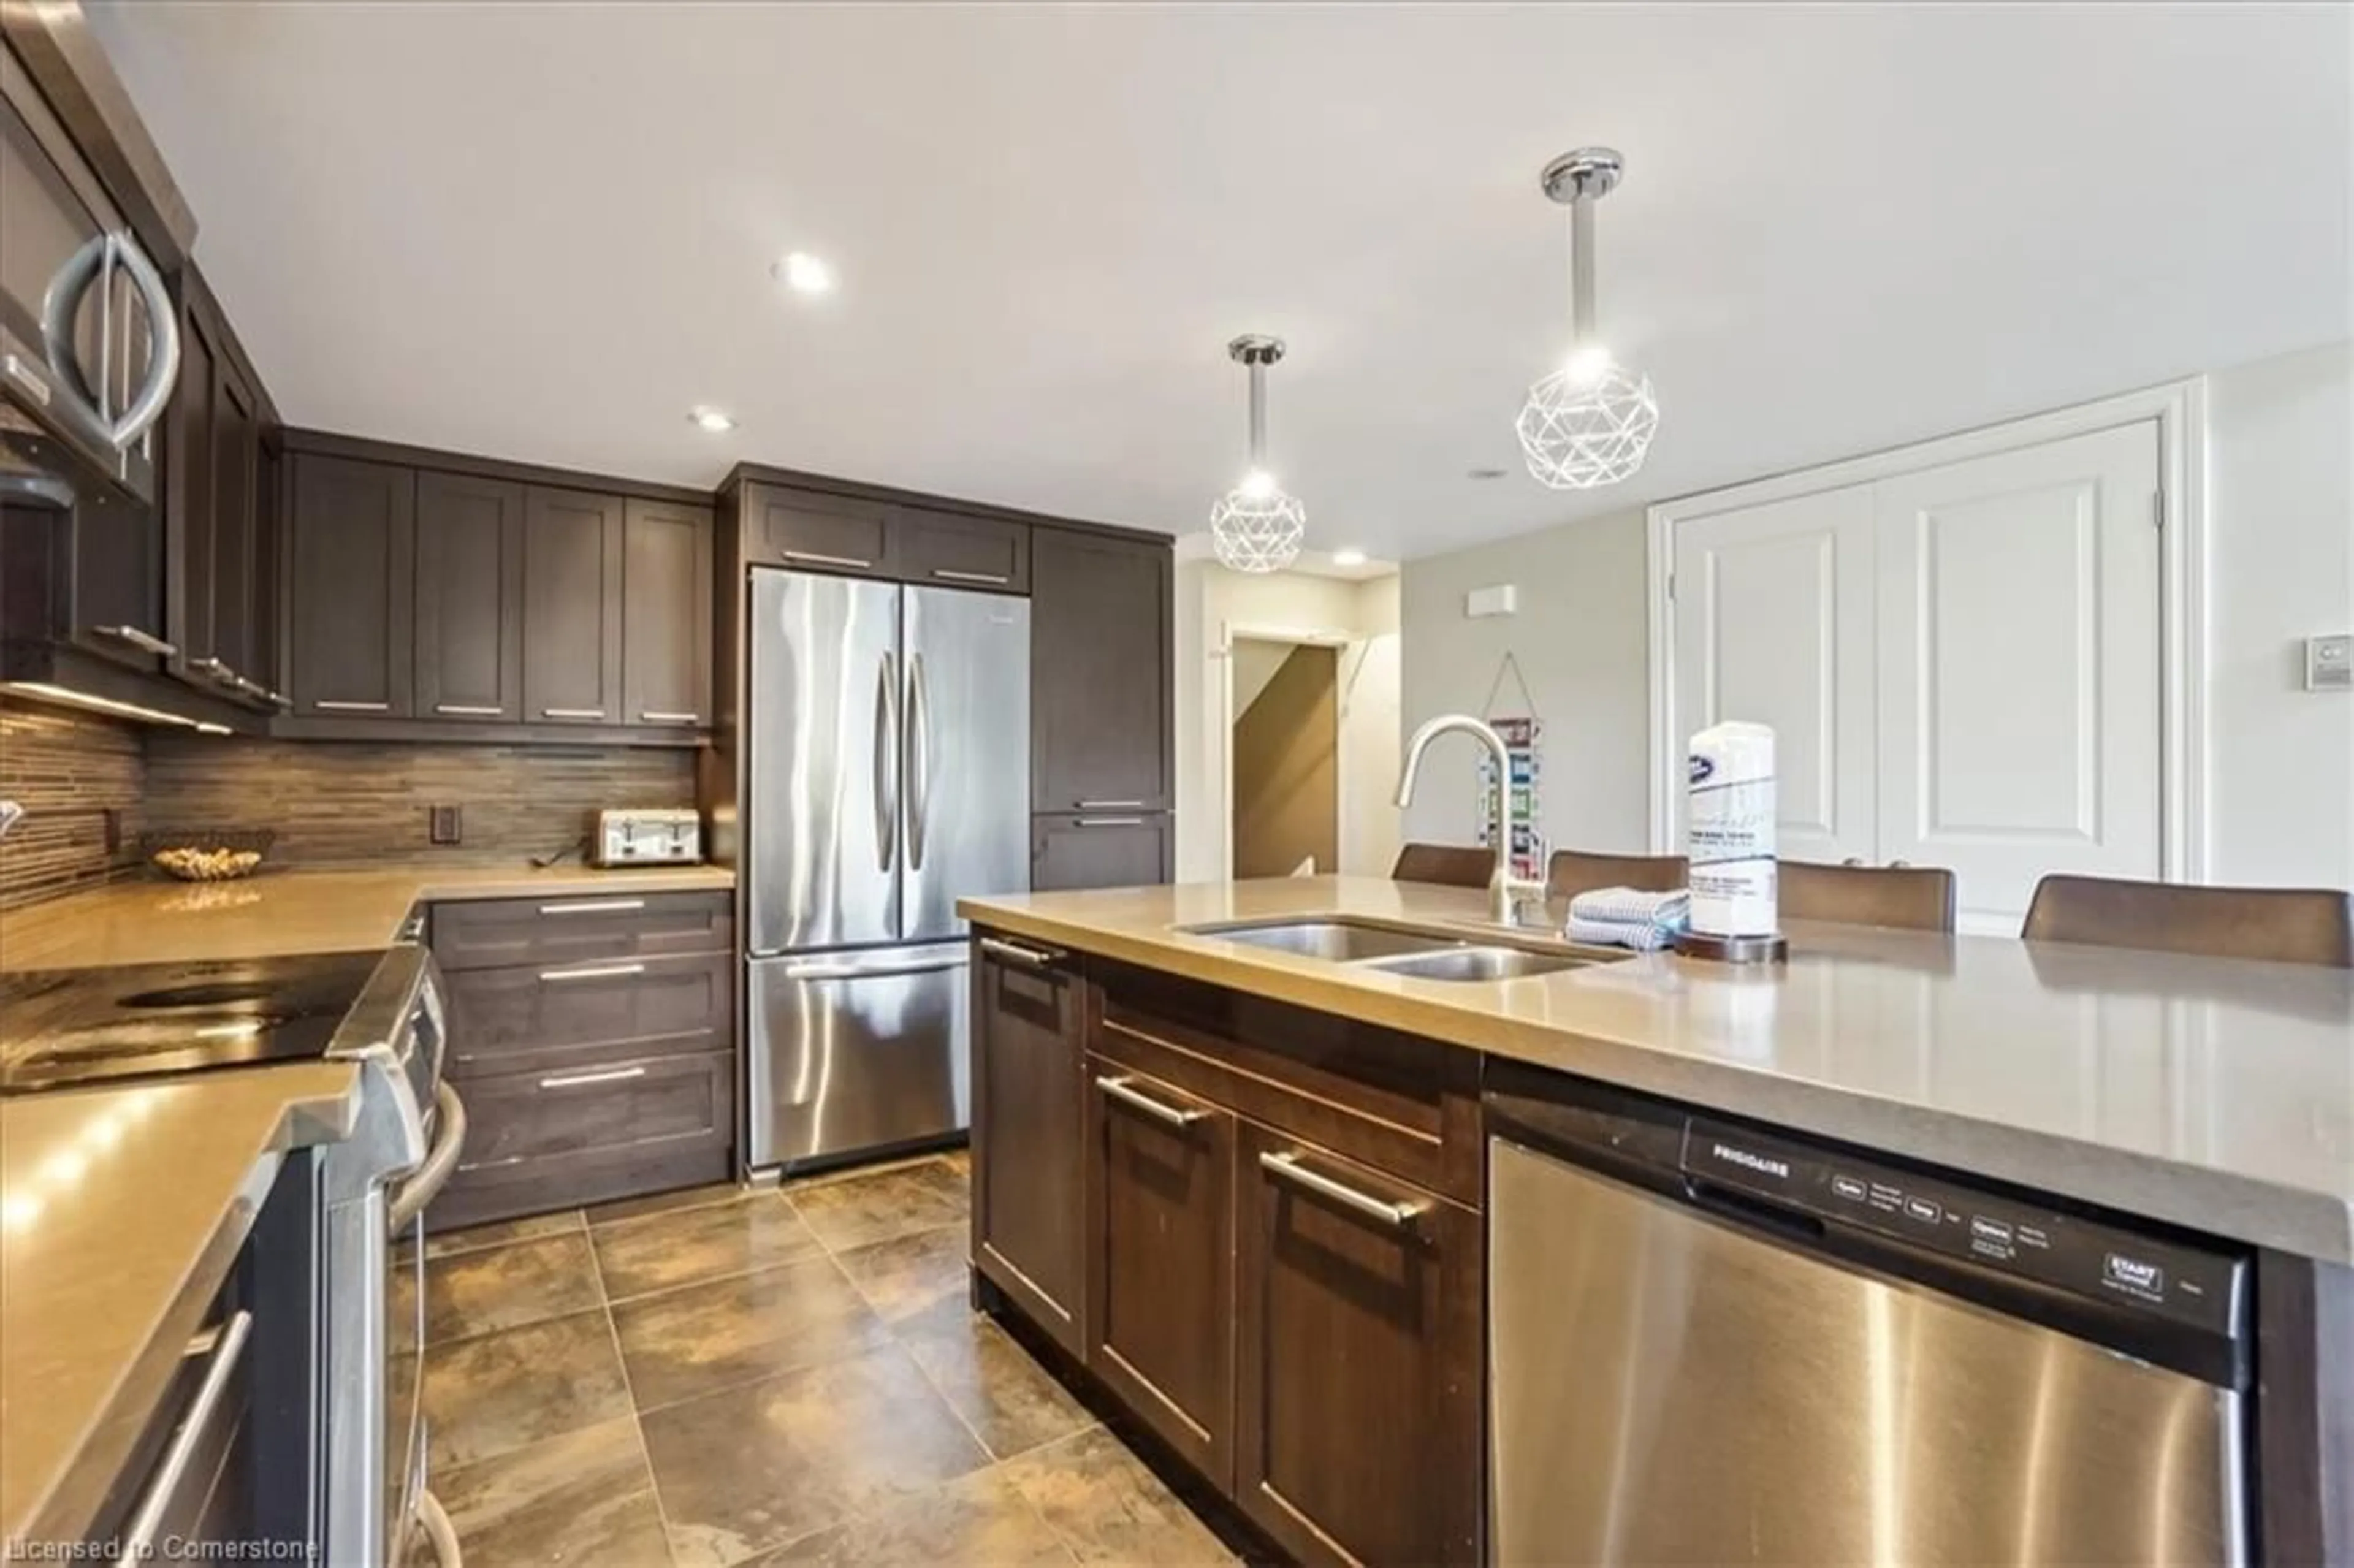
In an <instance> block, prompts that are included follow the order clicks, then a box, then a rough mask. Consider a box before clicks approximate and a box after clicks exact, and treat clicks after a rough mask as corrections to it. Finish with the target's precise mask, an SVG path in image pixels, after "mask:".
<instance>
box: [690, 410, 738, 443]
mask: <svg viewBox="0 0 2354 1568" xmlns="http://www.w3.org/2000/svg"><path fill="white" fill-rule="evenodd" d="M686 417H687V418H689V419H691V420H693V421H694V422H695V429H699V430H708V431H710V432H711V433H712V434H713V435H715V436H716V435H721V434H724V433H726V431H729V430H732V429H735V428H736V421H735V420H734V419H731V418H728V417H727V415H726V413H724V412H723V411H721V410H720V409H717V408H708V407H703V408H689V409H688V410H687V411H686Z"/></svg>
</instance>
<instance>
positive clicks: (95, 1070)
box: [0, 952, 384, 1095]
mask: <svg viewBox="0 0 2354 1568" xmlns="http://www.w3.org/2000/svg"><path fill="white" fill-rule="evenodd" d="M383 958H384V955H383V954H382V953H381V952H364V953H329V954H323V955H316V956H309V957H303V958H297V959H259V960H254V961H249V962H239V963H198V964H139V965H133V966H132V967H129V968H125V969H32V970H27V971H24V972H21V973H15V974H0V1095H15V1094H28V1093H31V1092H32V1091H34V1090H37V1089H53V1088H58V1087H61V1086H65V1085H68V1084H80V1083H90V1082H93V1081H96V1080H100V1079H113V1078H133V1077H146V1076H150V1075H156V1074H164V1073H184V1072H188V1071H192V1070H195V1069H199V1068H209V1067H235V1066H245V1065H253V1064H256V1063H263V1062H284V1061H292V1060H297V1059H299V1058H302V1057H305V1056H319V1055H323V1054H325V1052H326V1049H327V1044H328V1042H329V1041H331V1040H332V1039H334V1033H335V1030H336V1028H337V1026H338V1025H340V1024H341V1023H342V1022H343V1021H344V1015H345V1013H346V1012H350V1011H351V1006H352V1003H353V1001H355V1000H356V999H357V998H358V996H359V994H360V991H361V990H362V989H363V988H364V987H365V986H366V984H367V982H368V977H369V976H370V975H372V974H374V973H375V972H376V965H377V964H378V962H380V961H381V960H382V959H383Z"/></svg>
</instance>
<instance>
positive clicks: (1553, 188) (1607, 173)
mask: <svg viewBox="0 0 2354 1568" xmlns="http://www.w3.org/2000/svg"><path fill="white" fill-rule="evenodd" d="M1625 168H1626V160H1625V159H1623V158H1621V157H1620V156H1619V155H1618V153H1617V149H1616V148H1612V147H1580V148H1578V149H1577V150H1576V151H1575V152H1574V153H1564V154H1562V155H1561V156H1560V157H1558V158H1555V159H1554V160H1553V162H1552V163H1550V164H1546V165H1545V166H1544V173H1543V175H1539V176H1538V182H1539V183H1540V184H1541V185H1543V186H1544V194H1545V195H1546V196H1551V197H1552V198H1553V200H1554V201H1557V202H1559V203H1561V204H1562V205H1563V206H1564V207H1567V208H1569V327H1570V334H1571V336H1572V337H1573V338H1574V339H1575V346H1576V347H1579V348H1585V347H1588V346H1590V345H1592V344H1594V343H1595V341H1596V327H1595V311H1594V224H1595V212H1594V206H1595V204H1596V202H1598V201H1600V200H1601V199H1602V198H1603V197H1604V196H1608V195H1609V194H1610V193H1611V191H1612V190H1613V189H1614V188H1615V187H1616V186H1617V184H1618V176H1619V175H1620V174H1621V173H1622V172H1623V171H1624V170H1625Z"/></svg>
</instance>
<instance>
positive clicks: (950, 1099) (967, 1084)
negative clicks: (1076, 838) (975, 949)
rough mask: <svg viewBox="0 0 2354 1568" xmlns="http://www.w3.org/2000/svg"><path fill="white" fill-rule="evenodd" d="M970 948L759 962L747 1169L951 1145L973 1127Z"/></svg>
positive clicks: (753, 970)
mask: <svg viewBox="0 0 2354 1568" xmlns="http://www.w3.org/2000/svg"><path fill="white" fill-rule="evenodd" d="M965 951H966V949H965V946H964V944H963V943H961V942H956V943H935V944H931V945H928V946H925V947H916V948H873V949H868V950H866V951H863V952H855V953H797V954H793V955H790V956H787V957H781V958H773V959H753V960H752V962H751V963H750V964H749V965H748V969H749V971H750V977H751V978H750V991H749V997H748V1001H749V1003H750V1014H751V1026H752V1039H751V1051H750V1071H749V1076H750V1090H751V1092H750V1096H749V1104H748V1113H749V1118H748V1119H749V1130H750V1135H751V1136H750V1139H749V1147H748V1163H749V1164H751V1165H754V1166H772V1165H794V1164H800V1163H802V1162H804V1161H809V1160H831V1159H838V1158H842V1157H844V1156H847V1155H851V1154H854V1153H857V1152H859V1151H860V1150H868V1149H879V1148H884V1147H887V1146H889V1145H892V1144H900V1143H910V1142H915V1141H917V1140H919V1139H928V1138H939V1137H945V1136H947V1135H949V1134H950V1133H955V1132H959V1131H961V1130H963V1128H965V1127H966V1126H967V1125H968V1124H969V1122H970V1117H971V1106H972V1095H971V1080H970V1073H969V1070H968V1063H969V1061H970V1055H969V1054H968V1051H967V1048H966V1014H967V1001H968V998H967V989H966V971H965Z"/></svg>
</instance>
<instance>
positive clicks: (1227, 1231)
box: [1086, 1056, 1235, 1490]
mask: <svg viewBox="0 0 2354 1568" xmlns="http://www.w3.org/2000/svg"><path fill="white" fill-rule="evenodd" d="M1087 1077H1088V1094H1087V1106H1086V1117H1087V1172H1086V1184H1087V1370H1088V1371H1089V1372H1092V1373H1094V1374H1095V1376H1096V1377H1097V1379H1098V1380H1100V1381H1101V1382H1102V1383H1104V1385H1105V1386H1106V1387H1108V1388H1109V1389H1110V1390H1111V1391H1112V1392H1113V1393H1115V1394H1116V1395H1118V1396H1119V1399H1120V1401H1121V1403H1123V1404H1126V1405H1127V1406H1128V1408H1129V1411H1130V1413H1132V1414H1134V1415H1135V1416H1136V1417H1137V1419H1139V1420H1140V1421H1142V1422H1143V1423H1144V1424H1145V1425H1147V1426H1149V1427H1150V1428H1151V1429H1152V1431H1153V1433H1154V1434H1155V1435H1156V1436H1159V1437H1160V1438H1161V1441H1163V1442H1165V1443H1167V1444H1168V1445H1169V1446H1171V1447H1172V1449H1174V1450H1175V1451H1176V1452H1177V1454H1178V1455H1179V1456H1180V1457H1182V1458H1183V1459H1184V1460H1185V1462H1186V1463H1187V1464H1189V1465H1191V1466H1193V1467H1194V1468H1195V1469H1196V1470H1198V1471H1200V1472H1201V1473H1202V1474H1203V1475H1204V1477H1206V1478H1209V1479H1210V1480H1211V1481H1212V1482H1213V1483H1214V1484H1215V1485H1216V1486H1218V1487H1219V1488H1220V1489H1222V1490H1231V1489H1232V1488H1233V1485H1234V1395H1235V1383H1234V1370H1235V1360H1234V1351H1235V1316H1234V1240H1235V1236H1234V1160H1235V1118H1234V1117H1233V1115H1232V1114H1231V1113H1229V1112H1227V1111H1225V1110H1222V1109H1220V1108H1219V1107H1216V1106H1213V1105H1209V1104H1206V1103H1204V1102H1203V1101H1202V1100H1199V1099H1197V1098H1195V1097H1193V1096H1192V1095H1189V1094H1187V1093H1185V1092H1184V1091H1183V1090H1182V1089H1179V1088H1178V1087H1177V1086H1174V1085H1172V1084H1168V1083H1162V1082H1160V1081H1157V1080H1155V1079H1153V1078H1150V1077H1149V1076H1147V1075H1143V1074H1140V1073H1136V1072H1133V1071H1130V1070H1129V1069H1127V1068H1126V1067H1124V1066H1122V1065H1120V1064H1119V1063H1116V1062H1111V1061H1108V1060H1106V1059H1104V1058H1102V1057H1099V1056H1098V1057H1092V1058H1090V1059H1089V1061H1088V1063H1087ZM1121 1091H1125V1094H1123V1093H1122V1092H1121ZM1128 1096H1134V1097H1139V1099H1140V1101H1141V1102H1142V1103H1139V1099H1131V1098H1129V1097H1128Z"/></svg>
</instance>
